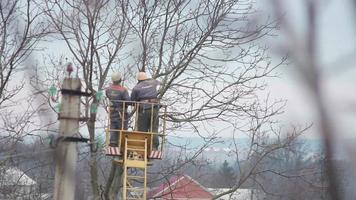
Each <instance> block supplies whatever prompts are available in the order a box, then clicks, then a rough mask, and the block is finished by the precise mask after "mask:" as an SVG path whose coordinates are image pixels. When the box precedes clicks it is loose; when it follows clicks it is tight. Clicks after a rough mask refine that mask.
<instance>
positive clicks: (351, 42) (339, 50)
mask: <svg viewBox="0 0 356 200" xmlns="http://www.w3.org/2000/svg"><path fill="white" fill-rule="evenodd" d="M267 2H268V1H266V2H265V3H266V5H263V6H266V7H268V6H269V5H268V4H267ZM283 2H286V6H287V10H286V16H287V17H289V20H290V21H291V22H292V23H293V25H295V27H297V30H298V31H299V33H300V34H303V31H304V30H305V23H304V19H305V18H304V17H305V12H304V6H303V4H302V2H303V1H292V0H290V1H283ZM319 2H322V3H320V6H319V7H318V9H319V10H320V15H318V19H317V20H318V21H317V22H318V29H317V30H318V38H317V39H318V43H319V47H318V51H319V58H318V59H319V61H320V63H321V64H322V66H321V67H322V68H323V76H322V82H323V89H324V92H325V94H326V96H325V100H326V101H327V102H328V108H329V109H330V111H331V112H332V114H333V116H332V117H333V119H334V120H335V121H336V122H337V123H335V127H336V129H337V130H338V131H340V135H344V136H345V137H350V136H352V137H355V133H352V132H353V131H354V130H355V124H356V118H355V115H356V92H355V91H356V83H355V80H356V69H355V67H354V66H355V64H356V57H355V55H356V48H355V47H356V39H355V37H354V35H355V33H356V31H355V28H356V21H354V19H355V16H356V13H353V12H354V10H352V9H353V7H352V4H351V1H348V0H343V1H339V0H329V1H319ZM267 11H268V10H267ZM279 38H283V36H279V37H277V39H276V38H275V39H273V41H267V44H269V45H271V44H272V48H274V47H278V45H279V44H278V43H279V42H281V41H283V40H280V39H279ZM275 56H276V55H275ZM295 67H296V66H294V65H293V63H292V64H290V65H288V66H285V67H282V68H281V69H279V70H280V71H281V72H282V75H281V77H280V78H279V79H276V80H273V81H272V82H271V84H270V85H271V94H272V95H273V96H274V97H276V98H278V97H282V98H286V99H287V100H288V104H287V108H286V113H285V114H284V115H283V120H284V122H285V123H296V124H304V123H310V122H313V123H316V118H315V116H314V109H313V106H314V105H313V104H312V103H311V101H312V100H311V99H310V98H309V97H310V93H309V91H307V90H305V85H304V84H303V83H302V81H301V80H302V79H300V77H299V74H298V73H297V70H296V68H295ZM315 128H317V124H316V126H315ZM314 132H316V130H315V129H312V130H311V131H310V133H309V136H315V134H314ZM338 134H339V133H338Z"/></svg>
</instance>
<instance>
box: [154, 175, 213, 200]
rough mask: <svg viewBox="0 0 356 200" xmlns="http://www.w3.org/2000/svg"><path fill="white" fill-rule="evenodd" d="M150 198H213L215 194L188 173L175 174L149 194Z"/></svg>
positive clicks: (202, 199)
mask: <svg viewBox="0 0 356 200" xmlns="http://www.w3.org/2000/svg"><path fill="white" fill-rule="evenodd" d="M148 196H149V198H150V199H154V198H162V199H196V200H198V199H199V200H205V199H211V198H212V197H213V195H212V194H211V193H210V192H209V190H207V189H206V188H205V187H204V186H202V185H200V184H199V183H198V182H197V181H195V180H194V179H192V178H191V177H190V176H188V175H180V176H173V177H172V178H170V179H169V181H167V182H165V183H163V184H162V185H160V186H158V187H157V188H155V189H154V190H152V191H151V192H149V194H148Z"/></svg>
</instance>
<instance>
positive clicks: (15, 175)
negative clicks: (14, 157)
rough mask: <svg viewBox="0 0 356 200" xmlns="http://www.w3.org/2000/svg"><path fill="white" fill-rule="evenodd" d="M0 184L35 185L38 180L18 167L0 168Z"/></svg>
mask: <svg viewBox="0 0 356 200" xmlns="http://www.w3.org/2000/svg"><path fill="white" fill-rule="evenodd" d="M0 184H1V185H23V186H25V185H26V186H30V185H35V184H36V181H34V180H33V179H32V178H30V177H29V176H27V175H26V174H25V172H23V171H21V170H19V169H18V168H16V167H10V168H6V169H5V168H0Z"/></svg>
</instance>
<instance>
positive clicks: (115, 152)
mask: <svg viewBox="0 0 356 200" xmlns="http://www.w3.org/2000/svg"><path fill="white" fill-rule="evenodd" d="M105 154H106V155H113V156H120V155H121V153H120V149H119V147H107V148H106V149H105Z"/></svg>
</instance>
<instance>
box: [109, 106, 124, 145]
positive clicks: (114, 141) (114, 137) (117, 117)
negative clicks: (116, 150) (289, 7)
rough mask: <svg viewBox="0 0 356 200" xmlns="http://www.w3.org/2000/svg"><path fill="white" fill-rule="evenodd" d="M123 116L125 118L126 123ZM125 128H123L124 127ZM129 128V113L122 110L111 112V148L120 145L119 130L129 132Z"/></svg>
mask: <svg viewBox="0 0 356 200" xmlns="http://www.w3.org/2000/svg"><path fill="white" fill-rule="evenodd" d="M123 116H124V117H125V119H124V121H122V120H123ZM122 126H123V127H122ZM127 127H128V113H127V112H125V113H124V112H123V111H122V110H117V109H113V110H111V112H110V129H111V130H112V129H116V130H112V131H110V146H115V147H117V146H118V143H119V134H120V131H119V130H127Z"/></svg>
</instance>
